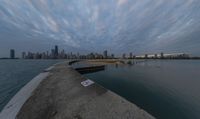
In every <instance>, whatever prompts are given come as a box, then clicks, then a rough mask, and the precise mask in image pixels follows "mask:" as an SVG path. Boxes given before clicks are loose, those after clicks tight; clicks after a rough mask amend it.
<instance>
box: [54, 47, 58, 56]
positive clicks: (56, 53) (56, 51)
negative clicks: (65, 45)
mask: <svg viewBox="0 0 200 119" xmlns="http://www.w3.org/2000/svg"><path fill="white" fill-rule="evenodd" d="M54 52H55V54H54V55H55V56H58V46H57V45H56V46H55V51H54Z"/></svg>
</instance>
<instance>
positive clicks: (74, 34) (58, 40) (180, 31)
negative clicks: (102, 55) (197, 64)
mask: <svg viewBox="0 0 200 119" xmlns="http://www.w3.org/2000/svg"><path fill="white" fill-rule="evenodd" d="M199 11H200V1H199V0H1V1H0V56H1V55H5V54H7V52H6V53H5V51H6V50H9V49H10V48H15V49H16V50H19V51H23V50H36V51H37V50H38V51H44V50H47V49H49V48H50V47H52V46H53V45H54V44H58V45H59V46H61V47H62V48H64V49H66V50H67V51H85V52H89V51H94V52H101V51H103V50H104V49H107V50H109V51H110V52H111V51H112V52H115V53H122V52H134V53H136V54H140V53H146V52H147V53H154V52H161V51H163V52H188V53H191V54H198V52H199V51H200V40H199V37H200V33H199V31H200V24H199V23H200V14H199Z"/></svg>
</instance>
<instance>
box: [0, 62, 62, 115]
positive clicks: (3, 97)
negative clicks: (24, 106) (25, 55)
mask: <svg viewBox="0 0 200 119" xmlns="http://www.w3.org/2000/svg"><path fill="white" fill-rule="evenodd" d="M59 61H60V60H0V111H1V110H2V109H3V107H4V106H5V105H6V104H7V103H8V101H9V100H10V99H11V98H12V97H13V96H14V95H15V94H16V93H17V92H18V91H19V90H20V89H21V88H22V87H23V86H24V85H25V84H27V83H28V82H29V81H30V80H31V79H33V78H34V77H35V76H36V75H38V74H39V73H40V72H42V71H43V70H44V69H45V68H48V67H49V66H51V65H53V64H55V63H57V62H59Z"/></svg>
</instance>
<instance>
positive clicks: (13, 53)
mask: <svg viewBox="0 0 200 119" xmlns="http://www.w3.org/2000/svg"><path fill="white" fill-rule="evenodd" d="M10 58H11V59H15V50H14V49H11V50H10Z"/></svg>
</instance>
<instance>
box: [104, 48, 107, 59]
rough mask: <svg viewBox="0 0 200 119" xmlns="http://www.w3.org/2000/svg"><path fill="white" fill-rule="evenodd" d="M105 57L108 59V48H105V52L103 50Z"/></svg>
mask: <svg viewBox="0 0 200 119" xmlns="http://www.w3.org/2000/svg"><path fill="white" fill-rule="evenodd" d="M103 57H104V58H105V59H106V58H108V51H107V50H105V51H104V52H103Z"/></svg>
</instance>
